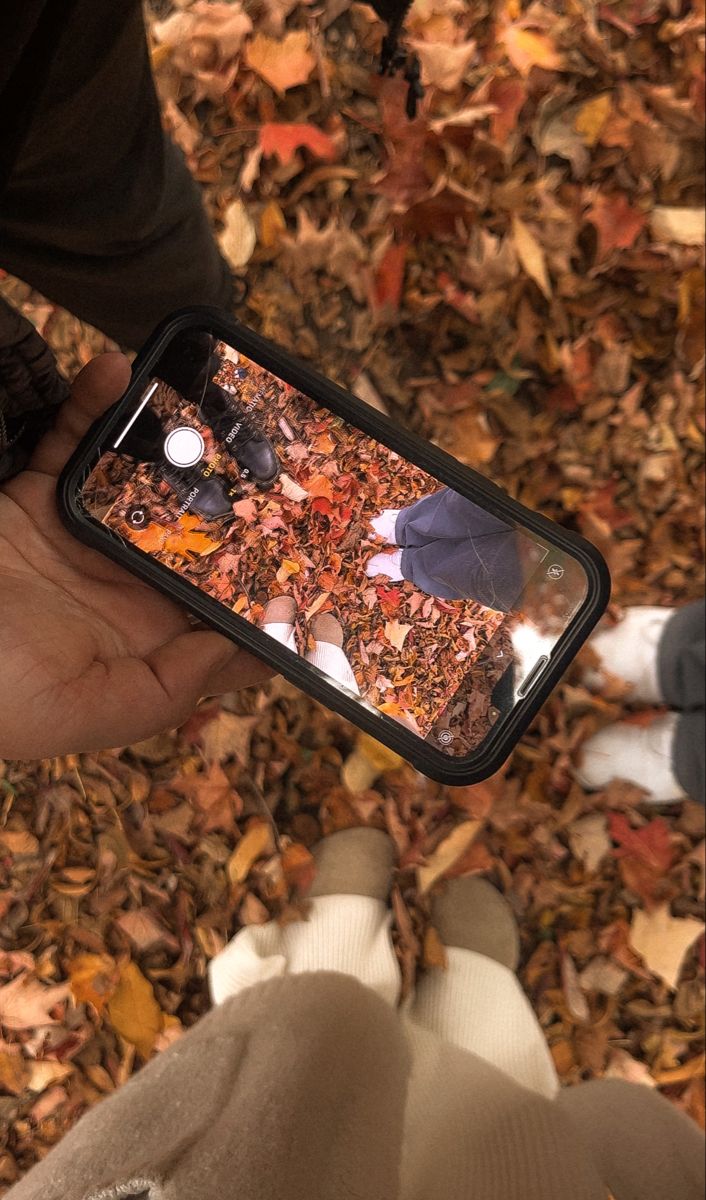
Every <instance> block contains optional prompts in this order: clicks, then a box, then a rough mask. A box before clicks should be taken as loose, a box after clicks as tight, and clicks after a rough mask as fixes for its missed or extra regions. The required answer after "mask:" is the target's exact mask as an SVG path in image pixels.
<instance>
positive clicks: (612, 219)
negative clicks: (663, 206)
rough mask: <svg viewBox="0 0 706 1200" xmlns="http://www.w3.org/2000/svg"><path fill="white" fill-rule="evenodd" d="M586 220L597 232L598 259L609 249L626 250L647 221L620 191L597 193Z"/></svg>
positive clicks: (606, 253)
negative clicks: (607, 194) (608, 194)
mask: <svg viewBox="0 0 706 1200" xmlns="http://www.w3.org/2000/svg"><path fill="white" fill-rule="evenodd" d="M586 220H587V221H590V222H591V224H592V225H594V226H595V228H596V232H597V233H598V258H599V259H602V258H605V257H606V255H608V254H610V252H611V250H628V249H629V248H630V246H632V245H634V243H635V239H636V238H637V236H638V234H639V233H641V231H642V230H643V229H644V228H645V225H646V223H647V218H646V216H645V214H644V213H641V212H638V210H637V209H636V208H631V207H630V205H629V204H628V202H627V199H626V197H625V196H624V195H623V193H622V192H614V193H613V194H612V195H610V196H603V195H600V194H599V195H597V196H596V198H595V200H594V201H593V204H592V205H591V207H590V208H589V210H588V212H587V213H586Z"/></svg>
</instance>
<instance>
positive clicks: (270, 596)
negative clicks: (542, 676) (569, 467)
mask: <svg viewBox="0 0 706 1200" xmlns="http://www.w3.org/2000/svg"><path fill="white" fill-rule="evenodd" d="M82 502H83V506H84V508H85V510H86V511H87V513H88V514H89V515H90V516H91V517H92V518H94V519H96V520H99V521H101V522H103V523H104V524H105V525H106V526H107V527H108V528H110V529H111V530H112V531H113V532H114V533H115V534H116V535H118V536H119V537H120V538H122V539H124V540H128V541H129V542H131V543H133V544H134V545H135V546H137V547H138V548H139V549H140V550H141V551H143V552H144V553H146V554H148V555H150V556H152V557H153V558H155V559H157V560H158V561H159V562H161V563H163V564H164V565H166V566H167V567H169V568H170V569H171V570H172V571H176V572H178V573H179V574H180V575H181V576H183V577H184V578H185V579H187V580H188V581H189V582H190V583H192V584H194V585H195V586H196V587H198V588H199V589H200V590H201V591H203V592H205V593H207V594H208V595H209V596H211V597H213V598H214V599H215V600H217V601H219V602H220V603H221V604H222V605H224V606H225V607H226V608H228V609H230V610H231V611H232V612H234V613H237V614H238V615H239V616H240V617H242V618H245V619H246V620H248V621H250V622H252V623H253V624H254V625H257V626H258V627H259V628H260V629H261V630H262V631H263V632H264V633H266V634H267V635H268V636H269V637H271V638H273V639H275V641H277V642H278V643H280V645H282V646H284V647H286V648H287V650H288V651H289V652H290V653H291V654H293V655H299V656H300V657H301V658H302V659H303V660H304V661H305V662H306V663H308V664H309V665H310V667H311V668H312V669H314V670H316V671H318V672H322V673H323V674H324V675H325V676H326V678H327V679H328V681H329V682H331V683H333V684H335V685H336V686H337V687H338V688H339V689H342V690H343V691H345V692H346V693H347V694H348V695H349V696H351V697H355V698H357V699H358V700H359V701H360V702H361V703H362V704H366V705H368V706H372V707H373V708H374V709H376V710H377V711H379V712H382V713H384V714H386V715H387V716H389V717H391V718H392V719H394V720H396V721H399V722H401V723H403V724H404V725H405V726H406V727H407V728H408V729H410V730H412V731H414V732H415V733H416V734H417V735H419V736H421V737H422V738H427V739H429V740H430V741H431V742H432V743H433V744H434V745H436V746H437V747H438V748H439V749H441V750H443V751H444V752H445V753H447V754H451V755H463V754H467V753H468V752H469V751H470V750H471V749H473V748H475V747H476V746H477V745H479V744H480V742H482V741H483V739H484V738H485V737H486V735H487V734H488V732H489V730H490V728H491V727H492V725H493V723H494V722H495V721H496V720H497V718H498V716H499V715H500V713H501V712H503V711H507V710H508V709H509V708H511V707H512V705H513V703H514V702H515V701H516V684H517V682H518V680H517V656H516V654H515V652H514V650H513V629H514V628H515V627H516V626H517V625H518V622H519V624H520V625H522V612H521V609H520V608H518V602H519V601H520V599H521V597H522V594H523V591H524V589H525V587H526V583H527V581H528V579H530V578H532V577H535V576H536V575H537V573H539V574H540V575H541V576H542V577H543V578H546V577H547V568H546V561H545V560H546V559H547V555H548V554H550V550H549V548H548V547H547V546H545V545H542V544H541V542H540V541H539V540H537V539H536V538H535V537H534V536H530V535H529V534H528V533H526V532H524V531H521V530H520V529H518V528H517V527H515V526H513V525H510V524H507V523H506V522H505V521H503V520H501V519H499V518H498V517H497V516H495V515H493V514H492V513H490V512H488V511H487V510H486V509H484V508H483V507H481V506H480V505H479V504H476V503H474V502H473V501H471V500H469V499H467V498H466V497H464V496H462V495H460V494H458V493H457V492H454V491H452V490H451V489H450V488H448V487H445V486H444V485H442V484H441V483H440V482H439V481H438V480H436V479H434V478H433V477H432V476H431V475H429V474H428V473H427V472H426V471H423V470H421V469H420V468H419V467H418V466H415V465H414V464H413V463H410V462H408V461H406V460H405V459H404V458H402V457H401V456H400V455H399V454H397V453H395V452H394V451H392V450H390V449H388V448H387V447H386V446H384V445H382V444H381V443H380V442H378V441H376V440H375V439H374V438H372V437H369V436H367V435H365V434H364V433H362V432H361V431H360V430H358V429H356V428H355V427H354V426H352V425H350V424H349V423H347V422H346V421H344V420H343V419H342V418H341V417H339V416H337V415H335V414H334V413H332V412H331V411H329V410H328V409H325V408H323V407H321V406H320V405H318V404H317V403H315V402H314V401H313V400H312V399H311V398H310V397H309V396H306V395H304V394H303V393H302V392H300V391H297V390H296V389H295V388H294V387H292V386H291V385H290V384H288V383H286V382H284V381H283V380H282V379H279V378H277V376H275V375H273V374H272V373H271V372H270V371H268V370H267V369H265V368H264V367H262V366H260V365H258V364H257V363H256V362H253V361H251V360H250V359H248V358H246V357H245V355H243V354H242V353H239V352H238V351H237V350H235V349H233V348H232V347H231V346H228V345H226V344H225V343H224V342H222V341H218V340H217V339H216V338H215V337H213V336H212V335H211V334H209V333H206V332H201V331H198V332H194V331H187V332H184V333H181V334H178V335H177V336H176V337H175V338H174V339H173V340H172V341H171V342H170V344H169V345H168V347H167V348H166V350H165V351H164V353H163V355H162V357H161V358H160V360H159V362H158V363H157V365H156V367H155V370H154V375H153V377H152V380H151V382H150V383H149V384H148V385H147V386H146V388H145V390H144V392H143V394H142V396H141V397H140V399H139V400H138V401H137V402H136V404H135V409H134V411H133V413H132V414H131V415H129V416H127V417H126V418H125V421H124V423H123V425H122V426H121V428H120V429H119V430H118V431H117V432H116V433H114V434H113V435H112V436H111V439H110V444H109V447H103V448H102V453H101V456H100V458H99V460H98V462H97V464H96V465H95V467H94V469H93V470H92V472H91V473H90V475H89V476H88V478H87V481H86V483H85V485H84V488H83V492H82ZM555 570H556V571H557V572H558V571H561V572H562V573H563V570H564V568H563V567H560V566H557V567H556V568H555ZM549 579H551V575H550V576H549ZM561 624H562V626H563V624H565V620H563V619H562V621H561ZM532 654H533V656H534V657H533V661H534V658H536V653H535V652H534V649H533V651H532Z"/></svg>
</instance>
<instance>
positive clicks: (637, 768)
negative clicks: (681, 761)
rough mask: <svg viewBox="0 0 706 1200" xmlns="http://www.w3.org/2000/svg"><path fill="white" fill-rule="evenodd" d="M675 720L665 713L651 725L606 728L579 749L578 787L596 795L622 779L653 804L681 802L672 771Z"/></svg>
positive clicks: (624, 724)
mask: <svg viewBox="0 0 706 1200" xmlns="http://www.w3.org/2000/svg"><path fill="white" fill-rule="evenodd" d="M678 719H679V718H678V716H677V714H676V713H667V714H666V715H665V716H663V717H657V719H656V720H654V721H652V723H651V724H650V725H633V724H631V723H630V722H629V721H616V722H615V724H613V725H606V727H605V729H600V730H599V731H598V733H594V735H593V737H591V738H589V739H588V741H587V742H585V743H584V745H583V746H582V747H581V755H580V759H579V765H578V767H577V768H576V771H575V774H576V778H577V779H578V781H579V783H580V784H581V785H582V786H583V787H585V788H586V789H587V790H588V791H591V792H597V791H600V789H601V788H604V787H607V785H608V784H609V783H611V782H612V781H613V780H614V779H625V780H628V781H629V782H630V783H634V784H637V786H638V787H641V788H643V789H644V791H645V792H646V793H647V799H648V800H650V801H651V802H652V803H653V804H669V803H670V802H671V801H674V800H683V799H684V795H685V793H684V789H683V787H681V786H680V784H679V782H678V780H677V778H676V776H675V774H674V770H673V767H672V763H673V749H674V738H675V736H676V728H677V721H678Z"/></svg>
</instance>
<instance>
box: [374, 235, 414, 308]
mask: <svg viewBox="0 0 706 1200" xmlns="http://www.w3.org/2000/svg"><path fill="white" fill-rule="evenodd" d="M408 249H409V245H408V243H407V242H393V243H392V245H391V246H389V247H388V249H387V250H386V251H385V254H384V255H383V257H382V260H381V262H380V263H379V265H378V268H377V270H376V272H375V280H374V283H373V308H375V309H380V308H390V309H392V311H393V312H397V310H398V309H399V307H400V301H401V299H402V286H403V284H404V270H405V263H406V260H407V250H408Z"/></svg>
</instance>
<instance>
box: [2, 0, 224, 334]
mask: <svg viewBox="0 0 706 1200" xmlns="http://www.w3.org/2000/svg"><path fill="white" fill-rule="evenodd" d="M27 86H32V81H29V80H28V84H27ZM0 266H2V267H4V268H5V269H6V270H8V271H10V272H12V273H13V274H16V275H18V276H19V277H20V278H21V279H24V280H25V281H26V282H27V283H29V284H31V285H32V286H33V287H36V288H37V289H39V290H40V291H41V292H43V293H44V294H45V295H46V296H47V297H48V298H49V299H51V300H53V301H55V302H56V303H58V304H61V305H62V306H63V307H65V308H67V309H69V310H70V311H71V312H73V313H75V314H76V315H77V316H79V317H81V318H82V319H83V320H86V321H89V322H90V323H91V324H93V325H96V326H97V327H98V328H99V329H102V330H103V331H104V332H105V333H107V334H108V335H109V336H110V337H112V338H114V339H115V340H116V341H118V342H120V343H122V344H124V345H129V346H137V345H139V344H140V342H142V341H143V340H144V338H145V336H146V335H147V334H148V333H149V332H150V331H151V329H152V328H153V327H154V325H155V324H156V323H157V322H158V321H160V320H161V319H162V317H163V316H165V315H166V314H167V313H168V312H169V311H170V310H172V309H175V308H179V307H183V306H185V305H189V304H212V305H217V306H221V307H228V306H229V305H230V301H231V294H232V281H231V277H230V272H229V270H228V267H227V265H226V264H225V262H224V260H223V259H222V257H221V255H220V253H219V251H218V249H217V246H216V244H215V241H214V238H213V234H212V231H211V228H210V224H209V221H208V218H207V216H206V213H205V211H204V208H203V204H202V201H201V195H200V189H199V188H198V186H197V184H196V183H195V182H194V180H193V179H192V177H191V175H190V173H189V171H188V169H187V167H186V164H185V162H184V160H183V158H182V155H181V153H180V151H179V150H177V148H176V147H175V146H174V145H172V143H171V142H170V141H169V139H168V138H166V137H165V135H164V133H163V131H162V128H161V121H160V113H159V105H158V102H157V97H156V94H155V90H154V84H153V81H152V76H151V71H150V63H149V55H148V50H147V42H146V37H145V30H144V25H143V20H142V11H141V6H140V4H139V3H135V2H134V0H120V2H119V3H115V2H114V0H78V2H77V3H76V4H75V5H74V7H73V9H72V13H71V17H70V19H69V21H68V24H67V26H66V28H65V30H64V32H63V36H62V38H61V42H60V45H59V47H58V49H57V52H56V54H55V57H54V60H53V63H52V68H51V72H50V76H49V79H48V81H47V83H46V86H45V87H44V89H43V91H42V96H41V99H40V102H39V103H38V105H37V108H36V110H35V113H34V116H33V120H32V124H31V127H30V130H29V133H28V135H27V138H26V140H25V142H24V144H23V147H22V149H21V151H20V154H19V156H18V158H17V160H16V163H15V165H14V168H13V171H12V174H11V176H10V179H9V183H8V186H7V188H6V190H5V192H4V194H3V197H2V199H1V200H0Z"/></svg>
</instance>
